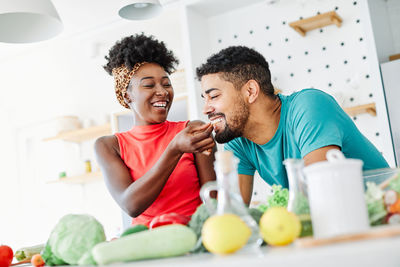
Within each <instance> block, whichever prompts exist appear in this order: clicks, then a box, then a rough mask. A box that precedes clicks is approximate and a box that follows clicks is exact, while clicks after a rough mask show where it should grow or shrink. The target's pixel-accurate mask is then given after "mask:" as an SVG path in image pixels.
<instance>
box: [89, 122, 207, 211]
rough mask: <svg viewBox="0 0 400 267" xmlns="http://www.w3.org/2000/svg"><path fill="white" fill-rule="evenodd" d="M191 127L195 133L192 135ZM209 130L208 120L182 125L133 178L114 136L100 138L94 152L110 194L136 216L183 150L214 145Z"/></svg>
mask: <svg viewBox="0 0 400 267" xmlns="http://www.w3.org/2000/svg"><path fill="white" fill-rule="evenodd" d="M193 131H198V133H197V134H195V135H193V134H192V132H193ZM211 132H212V126H211V125H209V124H208V125H203V126H201V127H187V128H185V129H184V130H182V131H181V132H180V133H178V134H177V135H176V136H175V138H174V139H173V140H172V141H171V142H170V144H169V145H168V146H167V148H166V149H165V151H164V152H163V154H162V155H161V157H160V158H159V160H158V161H157V162H156V163H155V164H154V166H153V167H152V168H151V169H150V170H149V171H147V172H146V174H144V175H143V176H142V177H141V178H139V179H138V180H136V181H135V182H132V178H131V176H130V173H129V170H128V168H127V166H126V165H125V163H124V162H123V160H122V159H121V157H120V154H119V145H118V140H117V138H116V137H115V136H106V137H101V138H99V139H98V140H97V141H96V143H95V152H96V156H97V161H98V162H99V165H100V168H101V169H102V172H103V175H104V178H105V182H106V186H107V188H108V189H109V191H110V193H111V195H112V197H113V198H114V199H115V201H116V202H117V203H118V205H119V206H120V207H121V208H122V209H123V210H124V211H125V212H126V213H128V214H129V215H130V216H131V217H137V216H138V215H140V214H141V213H142V212H143V211H145V210H146V209H147V208H148V207H149V206H150V205H151V204H152V203H153V202H154V200H155V199H156V198H157V197H158V195H159V194H160V192H161V190H162V189H163V188H164V185H165V183H166V182H167V180H168V178H169V176H170V175H171V173H172V171H173V170H174V169H175V167H176V165H177V164H178V162H179V159H180V158H181V156H182V155H183V153H198V152H202V151H204V150H207V149H209V148H212V147H213V146H214V145H215V144H214V141H213V139H212V137H211Z"/></svg>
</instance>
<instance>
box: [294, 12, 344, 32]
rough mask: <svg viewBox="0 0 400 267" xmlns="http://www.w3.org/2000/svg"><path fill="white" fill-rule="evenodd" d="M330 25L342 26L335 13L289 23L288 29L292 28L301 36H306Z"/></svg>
mask: <svg viewBox="0 0 400 267" xmlns="http://www.w3.org/2000/svg"><path fill="white" fill-rule="evenodd" d="M331 24H336V26H338V27H340V26H341V25H342V19H341V18H340V17H339V15H338V14H337V13H336V12H335V11H330V12H326V13H323V14H320V15H317V16H314V17H309V18H306V19H301V20H298V21H294V22H291V23H289V25H290V27H292V28H293V29H294V30H295V31H296V32H298V33H299V34H300V35H302V36H306V33H307V32H308V31H311V30H314V29H318V28H322V27H325V26H328V25H331Z"/></svg>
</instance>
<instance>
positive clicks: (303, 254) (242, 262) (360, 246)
mask: <svg viewBox="0 0 400 267" xmlns="http://www.w3.org/2000/svg"><path fill="white" fill-rule="evenodd" d="M129 265H132V266H174V267H175V266H207V267H221V266H229V267H234V266H240V267H254V266H285V267H286V266H296V267H299V266H307V267H313V266H324V267H325V266H340V267H343V266H352V267H358V266H385V267H391V266H396V267H399V266H400V237H392V238H381V239H374V240H366V241H357V242H343V243H337V244H333V245H325V246H319V247H313V248H299V247H296V246H295V245H291V246H287V247H261V248H260V249H258V250H250V249H248V250H241V251H239V252H237V253H235V254H232V255H228V256H216V255H213V254H210V253H201V254H193V255H187V256H182V257H175V258H167V259H157V260H148V261H138V262H130V263H119V264H113V265H112V266H113V267H128V266H129Z"/></svg>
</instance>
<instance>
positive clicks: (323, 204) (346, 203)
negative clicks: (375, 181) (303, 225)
mask: <svg viewBox="0 0 400 267" xmlns="http://www.w3.org/2000/svg"><path fill="white" fill-rule="evenodd" d="M326 157H327V161H323V162H318V163H315V164H312V165H310V166H308V167H305V168H304V174H305V176H306V179H307V184H308V194H309V202H310V212H311V220H312V225H313V231H314V238H328V237H332V236H337V235H343V234H351V233H357V232H364V231H367V230H368V229H369V220H368V211H367V206H366V203H365V198H364V186H363V177H362V165H363V162H362V161H361V160H358V159H346V158H345V157H344V156H343V154H342V152H341V151H339V150H336V149H333V150H329V151H328V153H327V154H326Z"/></svg>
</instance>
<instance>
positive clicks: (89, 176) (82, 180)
mask: <svg viewBox="0 0 400 267" xmlns="http://www.w3.org/2000/svg"><path fill="white" fill-rule="evenodd" d="M101 179H102V174H101V172H100V171H95V172H90V173H85V174H82V175H76V176H71V177H63V178H58V179H57V180H54V181H48V182H47V183H48V184H52V183H66V184H86V183H92V182H96V181H100V180H101Z"/></svg>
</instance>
